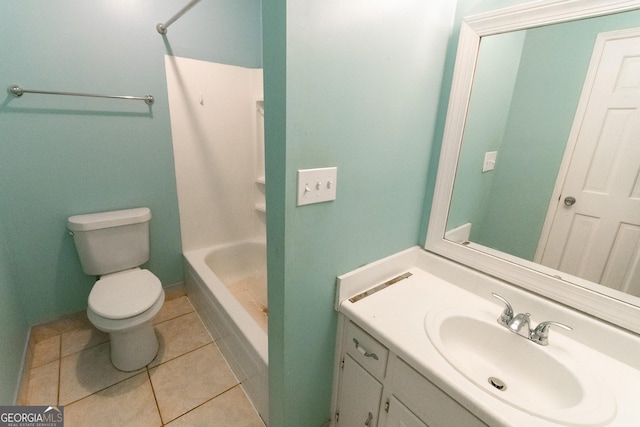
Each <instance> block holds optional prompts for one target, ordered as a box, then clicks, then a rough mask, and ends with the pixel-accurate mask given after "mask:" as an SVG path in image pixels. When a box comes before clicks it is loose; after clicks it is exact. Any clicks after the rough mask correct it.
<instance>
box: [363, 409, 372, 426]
mask: <svg viewBox="0 0 640 427" xmlns="http://www.w3.org/2000/svg"><path fill="white" fill-rule="evenodd" d="M371 420H373V414H372V413H371V412H369V417H367V421H365V422H364V425H366V426H370V425H371Z"/></svg>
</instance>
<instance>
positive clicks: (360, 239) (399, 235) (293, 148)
mask: <svg viewBox="0 0 640 427" xmlns="http://www.w3.org/2000/svg"><path fill="white" fill-rule="evenodd" d="M444 3H445V2H443V4H444ZM434 4H435V2H424V1H421V0H400V1H398V0H396V1H393V2H390V1H374V2H371V1H368V0H367V1H364V0H360V1H350V2H347V3H345V2H343V1H338V0H331V1H311V0H306V1H295V2H286V1H285V0H265V1H264V2H263V24H264V37H263V44H264V67H265V122H266V145H267V158H266V161H267V222H268V229H267V234H268V247H269V253H268V266H269V271H268V274H269V344H270V345H269V363H270V380H271V385H270V392H271V395H270V417H271V419H270V421H271V425H274V426H278V427H299V426H320V425H322V424H323V423H324V422H326V421H327V420H328V419H329V417H330V396H331V385H332V374H333V357H334V350H335V333H336V319H337V314H336V312H335V311H333V309H332V307H333V303H334V295H335V280H336V276H337V275H340V274H342V273H345V272H348V271H350V270H353V269H355V268H357V267H359V266H361V265H363V264H366V263H369V262H372V261H374V260H376V259H379V258H382V257H385V256H387V255H390V254H393V253H395V252H398V251H400V250H403V249H406V248H408V247H411V246H413V245H416V244H417V243H418V240H419V229H420V222H421V216H422V204H423V197H424V194H425V189H426V181H425V180H426V174H427V166H428V162H429V156H430V151H431V148H430V147H431V142H430V141H431V139H432V135H433V132H434V124H435V117H436V112H437V107H438V105H437V104H438V98H439V93H440V82H441V73H442V67H443V60H442V58H439V56H438V55H437V54H436V53H435V52H437V51H438V50H444V48H445V47H446V43H447V40H448V36H449V31H450V27H451V20H452V14H451V15H450V17H448V18H447V17H445V18H443V17H441V16H437V15H436V14H434V13H432V12H430V10H432V9H433V7H434V6H433V5H434ZM449 7H451V8H452V6H449ZM436 58H439V59H436ZM323 166H337V167H338V187H337V199H336V200H335V201H333V202H329V203H323V204H317V205H309V206H303V207H296V184H297V178H296V172H297V170H298V169H304V168H311V167H323Z"/></svg>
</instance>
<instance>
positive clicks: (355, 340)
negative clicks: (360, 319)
mask: <svg viewBox="0 0 640 427" xmlns="http://www.w3.org/2000/svg"><path fill="white" fill-rule="evenodd" d="M345 336H346V338H345V340H346V341H345V343H344V348H345V349H346V352H347V353H348V354H349V355H350V356H351V357H353V359H354V360H356V361H357V362H358V363H359V364H360V365H362V366H363V367H364V368H365V369H366V370H367V371H369V372H370V373H371V374H373V375H374V376H375V377H376V378H378V379H382V378H384V375H385V371H386V369H387V359H388V358H389V350H387V348H386V347H385V346H383V345H382V344H380V343H379V342H378V341H377V340H376V339H375V338H373V337H372V336H371V335H369V334H367V333H366V332H365V331H363V330H362V329H360V328H359V327H357V326H356V325H354V324H353V323H351V322H349V325H348V326H347V333H346V334H345Z"/></svg>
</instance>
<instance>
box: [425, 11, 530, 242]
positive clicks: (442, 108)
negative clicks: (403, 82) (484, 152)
mask: <svg viewBox="0 0 640 427" xmlns="http://www.w3.org/2000/svg"><path fill="white" fill-rule="evenodd" d="M524 3H528V0H484V1H482V2H480V1H477V0H457V1H456V11H455V19H454V21H453V31H452V34H451V38H450V39H449V43H448V45H447V55H446V58H445V63H444V75H443V78H442V87H441V90H440V97H439V100H440V101H439V103H438V114H437V119H436V127H435V132H434V137H433V140H432V148H431V149H432V155H431V157H430V158H429V168H428V173H427V191H426V193H425V197H424V202H423V211H422V212H423V214H422V219H421V225H420V233H419V239H420V244H421V245H424V243H425V240H426V237H427V230H428V226H429V217H430V213H431V207H432V203H431V202H432V199H433V192H434V188H435V182H436V175H437V173H438V163H439V162H440V150H441V148H442V136H443V134H444V127H445V122H446V119H447V109H448V106H449V94H450V92H451V83H452V81H453V70H454V67H455V61H456V54H457V51H458V41H459V36H460V24H461V23H462V19H463V18H464V17H465V16H471V15H475V14H479V13H483V12H488V11H491V10H496V9H501V8H505V7H510V6H517V5H520V4H524ZM460 217H461V216H460ZM460 217H458V218H460ZM456 221H459V222H460V224H462V223H464V222H466V221H463V220H460V219H458V220H456ZM460 224H456V226H457V225H460Z"/></svg>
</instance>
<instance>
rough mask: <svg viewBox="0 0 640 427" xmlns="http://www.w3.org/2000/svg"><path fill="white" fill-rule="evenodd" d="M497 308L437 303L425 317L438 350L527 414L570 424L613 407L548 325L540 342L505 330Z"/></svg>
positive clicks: (608, 413)
mask: <svg viewBox="0 0 640 427" xmlns="http://www.w3.org/2000/svg"><path fill="white" fill-rule="evenodd" d="M499 312H500V310H497V314H494V313H488V312H484V311H480V310H469V309H465V308H463V307H453V306H448V307H442V308H440V309H436V310H431V311H430V312H429V313H428V314H427V315H426V317H425V330H426V332H427V336H428V337H429V339H430V340H431V342H432V343H433V345H434V347H435V348H436V349H437V350H438V352H439V353H440V355H441V356H442V357H443V358H444V359H445V360H446V361H447V362H448V363H449V364H450V365H451V366H452V367H453V368H455V370H457V371H458V372H459V373H460V374H462V375H463V376H464V377H465V378H466V379H467V380H469V381H470V382H472V383H473V384H474V385H475V386H477V387H479V388H480V389H482V390H483V391H485V392H486V393H489V394H491V395H492V396H494V397H496V398H498V399H500V400H502V401H503V402H506V403H507V404H509V405H511V406H513V407H515V408H518V409H520V410H522V411H525V412H527V413H529V414H531V415H534V416H537V417H540V418H543V419H546V420H549V421H553V422H556V423H561V424H565V425H572V426H598V425H604V424H605V423H607V422H608V421H610V420H611V419H612V418H613V417H614V415H615V413H616V403H615V400H614V398H613V395H612V394H611V392H610V391H609V390H608V389H607V388H606V387H604V386H603V385H602V384H600V381H598V380H597V378H594V375H593V374H592V373H591V372H589V371H588V370H587V369H585V368H584V367H583V366H581V365H580V364H578V363H576V362H575V361H574V360H573V359H572V357H571V356H570V353H569V352H567V351H566V350H565V349H564V348H563V346H562V343H563V340H565V341H564V342H566V338H564V337H563V336H562V335H560V334H558V333H554V332H556V331H554V330H552V331H551V334H550V337H549V345H548V346H541V345H539V344H536V343H534V342H531V341H529V340H528V339H526V338H524V337H522V336H519V335H517V334H515V333H513V332H510V331H509V330H507V328H505V327H504V326H502V325H499V324H498V322H497V321H496V319H497V317H498V315H499Z"/></svg>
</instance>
